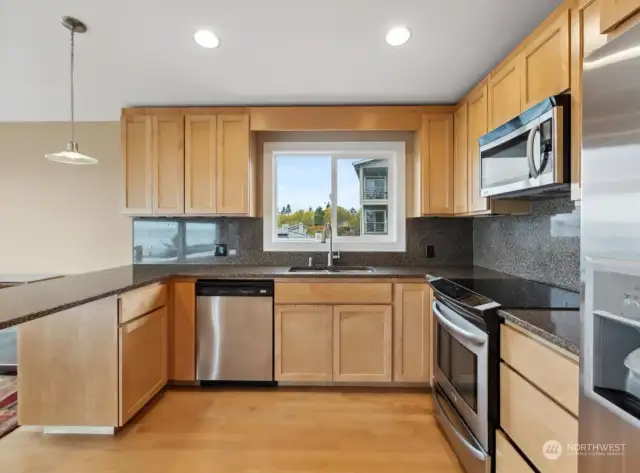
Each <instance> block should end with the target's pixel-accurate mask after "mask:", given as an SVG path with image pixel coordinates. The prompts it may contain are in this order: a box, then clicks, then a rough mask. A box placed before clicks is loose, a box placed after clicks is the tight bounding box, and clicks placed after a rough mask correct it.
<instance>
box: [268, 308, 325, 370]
mask: <svg viewBox="0 0 640 473" xmlns="http://www.w3.org/2000/svg"><path fill="white" fill-rule="evenodd" d="M332 327H333V311H332V307H331V306H328V305H280V306H276V310H275V364H276V366H275V378H276V381H330V380H331V379H332V378H333V373H332V360H333V358H332V350H333V330H332Z"/></svg>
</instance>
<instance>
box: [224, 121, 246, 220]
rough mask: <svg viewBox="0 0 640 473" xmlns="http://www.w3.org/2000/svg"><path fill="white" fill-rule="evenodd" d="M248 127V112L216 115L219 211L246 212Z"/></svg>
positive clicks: (236, 213)
mask: <svg viewBox="0 0 640 473" xmlns="http://www.w3.org/2000/svg"><path fill="white" fill-rule="evenodd" d="M249 143H250V130H249V116H248V115H219V116H218V180H217V182H218V186H217V210H218V213H219V214H223V215H226V214H235V215H248V214H249V212H250V210H251V209H250V204H249V202H250V198H251V195H250V192H251V189H250V185H249V180H250V177H251V176H250V172H251V169H250V166H251V157H250V146H249Z"/></svg>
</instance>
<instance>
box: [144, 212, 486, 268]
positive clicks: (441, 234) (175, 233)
mask: <svg viewBox="0 0 640 473" xmlns="http://www.w3.org/2000/svg"><path fill="white" fill-rule="evenodd" d="M472 234H473V223H472V220H470V219H453V218H450V219H446V218H432V219H424V218H416V219H408V220H407V251H406V252H404V253H398V252H388V253H387V252H384V253H374V252H349V253H347V252H341V258H340V261H339V264H341V265H376V266H423V265H425V264H430V265H471V264H472V262H473V245H472V241H473V240H472ZM133 242H134V243H133V244H134V256H133V261H134V264H141V263H142V264H144V263H185V262H186V263H200V264H202V263H215V264H250V265H278V266H289V265H291V266H295V265H306V264H307V263H308V261H309V257H310V256H313V258H314V262H315V263H316V264H322V263H324V262H325V261H326V257H327V253H326V252H324V253H302V252H275V251H274V252H265V251H263V250H262V219H260V218H199V219H183V218H180V219H169V218H166V219H148V218H137V219H135V220H134V223H133ZM215 244H225V245H227V251H228V252H230V251H231V250H234V249H235V250H236V251H237V254H236V255H235V256H214V252H215V248H214V245H215ZM427 245H434V247H435V257H433V258H429V259H427V258H426V247H427Z"/></svg>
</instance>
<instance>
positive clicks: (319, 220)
mask: <svg viewBox="0 0 640 473" xmlns="http://www.w3.org/2000/svg"><path fill="white" fill-rule="evenodd" d="M313 224H314V225H318V226H319V225H324V211H323V210H322V207H320V206H318V208H317V209H316V211H315V213H314V214H313Z"/></svg>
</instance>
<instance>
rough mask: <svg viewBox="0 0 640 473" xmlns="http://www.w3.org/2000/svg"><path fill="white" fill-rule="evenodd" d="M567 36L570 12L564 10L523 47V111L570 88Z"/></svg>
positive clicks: (568, 43) (568, 41) (568, 33)
mask: <svg viewBox="0 0 640 473" xmlns="http://www.w3.org/2000/svg"><path fill="white" fill-rule="evenodd" d="M570 39H571V38H570V12H569V10H566V11H564V12H562V14H560V16H558V18H557V19H556V20H555V21H554V22H553V23H551V24H550V25H549V27H548V28H547V29H546V30H545V31H543V32H542V33H541V34H540V35H539V36H538V37H536V38H534V39H533V40H532V41H531V43H530V44H529V45H528V46H527V48H526V49H525V50H524V52H523V56H524V58H523V61H524V64H523V67H524V76H523V83H522V105H523V109H524V110H527V109H529V108H531V107H533V106H534V105H536V104H537V103H538V102H540V101H541V100H544V99H545V98H547V97H549V96H551V95H556V94H560V93H562V92H564V91H565V90H567V89H569V88H570V87H571V83H570V72H569V71H570V68H571V50H570Z"/></svg>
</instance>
